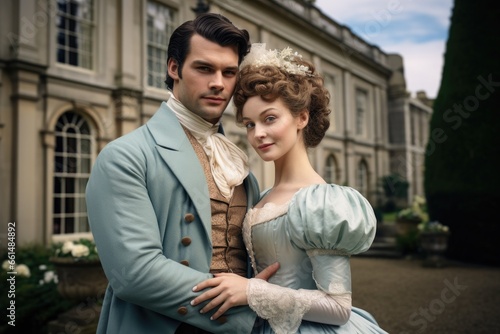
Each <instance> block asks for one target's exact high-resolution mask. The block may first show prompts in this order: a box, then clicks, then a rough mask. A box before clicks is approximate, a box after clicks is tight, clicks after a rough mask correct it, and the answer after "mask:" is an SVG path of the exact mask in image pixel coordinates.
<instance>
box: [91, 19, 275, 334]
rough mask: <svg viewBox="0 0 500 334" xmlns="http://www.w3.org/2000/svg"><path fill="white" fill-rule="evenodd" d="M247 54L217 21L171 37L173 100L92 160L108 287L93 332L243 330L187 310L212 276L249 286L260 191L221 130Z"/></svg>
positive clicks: (238, 312) (240, 40) (242, 311)
mask: <svg viewBox="0 0 500 334" xmlns="http://www.w3.org/2000/svg"><path fill="white" fill-rule="evenodd" d="M248 50H249V36H248V32H247V31H246V30H240V29H238V28H236V27H235V26H234V25H233V24H232V23H231V22H230V21H229V20H228V19H227V18H225V17H223V16H221V15H218V14H204V15H201V16H199V17H198V18H196V19H195V20H193V21H187V22H185V23H184V24H182V25H181V26H179V27H178V28H177V29H176V30H175V31H174V33H173V34H172V37H171V41H170V44H169V47H168V60H167V68H168V71H167V80H166V83H167V86H168V88H169V89H170V90H171V91H172V95H171V97H170V98H169V100H168V101H167V102H163V103H162V105H161V106H160V108H159V109H158V111H157V112H156V113H155V115H154V116H153V117H152V118H151V119H150V120H149V121H148V122H147V123H146V124H145V125H144V126H142V127H140V128H138V129H136V130H135V131H133V132H131V133H129V134H127V135H125V136H123V137H121V138H118V139H116V140H115V141H113V142H111V143H109V144H108V145H107V146H106V147H105V148H104V149H103V150H102V152H101V153H100V154H99V156H98V158H97V160H96V163H95V165H94V167H93V169H92V174H91V176H90V180H89V182H88V185H87V194H86V199H87V208H88V215H89V222H90V226H91V230H92V233H93V235H94V238H95V241H96V244H97V248H98V249H99V255H100V259H101V263H102V266H103V268H104V271H105V273H106V275H107V277H108V280H109V285H108V289H107V291H106V295H105V298H104V303H103V307H102V311H101V317H100V320H99V327H98V333H120V334H122V333H148V334H149V333H162V334H166V333H207V332H213V333H249V332H250V331H251V329H252V327H253V325H254V322H255V320H256V315H255V313H254V312H252V311H251V310H250V309H249V308H248V307H239V308H235V309H234V310H232V312H228V315H227V317H225V318H224V319H223V321H212V320H210V314H200V312H199V310H200V309H201V306H200V307H193V306H191V305H190V301H191V300H193V299H194V298H195V297H196V296H197V295H198V294H199V293H194V292H193V291H192V288H193V287H194V286H195V285H196V284H197V283H199V282H202V281H204V280H206V279H207V278H209V277H212V274H213V273H217V272H227V271H230V272H235V273H238V274H240V275H247V254H246V250H245V247H244V244H243V241H242V236H241V224H242V220H243V217H244V215H245V212H246V210H247V208H248V207H250V206H252V205H253V204H254V203H255V202H256V201H257V199H258V192H259V189H258V185H257V182H256V180H255V178H254V177H253V176H252V175H251V174H250V175H249V173H248V165H247V161H246V156H245V155H244V154H243V152H241V151H240V150H239V149H238V148H237V147H236V146H235V145H234V144H232V143H231V142H229V141H228V140H227V139H226V138H225V137H224V136H223V135H222V134H221V133H219V132H220V131H221V127H220V124H219V121H220V118H221V116H222V113H223V111H224V109H225V108H226V106H227V105H228V103H229V101H230V98H231V96H232V94H233V90H234V86H235V83H236V76H237V73H238V65H239V64H240V63H241V61H242V59H243V58H244V56H245V55H246V54H247V52H248ZM274 269H276V267H274ZM274 269H273V270H274ZM266 275H267V274H266V273H264V274H263V275H262V276H261V278H264V279H266V278H267V277H266ZM181 323H182V324H181ZM179 325H180V326H179Z"/></svg>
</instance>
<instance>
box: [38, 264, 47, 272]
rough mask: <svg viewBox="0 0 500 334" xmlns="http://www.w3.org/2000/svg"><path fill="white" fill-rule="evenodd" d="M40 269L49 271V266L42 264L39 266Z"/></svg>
mask: <svg viewBox="0 0 500 334" xmlns="http://www.w3.org/2000/svg"><path fill="white" fill-rule="evenodd" d="M38 269H40V270H42V271H43V270H47V266H46V265H45V264H41V265H39V266H38Z"/></svg>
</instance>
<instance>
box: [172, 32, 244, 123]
mask: <svg viewBox="0 0 500 334" xmlns="http://www.w3.org/2000/svg"><path fill="white" fill-rule="evenodd" d="M237 73H238V52H237V48H236V47H235V46H234V47H233V46H220V45H219V44H217V43H214V42H211V41H209V40H207V39H205V38H203V37H201V36H200V35H197V34H195V35H193V37H192V38H191V41H190V51H189V53H188V54H187V56H186V60H185V61H184V65H183V67H182V78H180V77H179V66H178V64H177V62H176V61H175V60H173V59H170V60H169V62H168V75H169V76H170V77H171V78H172V79H173V80H174V87H173V94H174V96H175V97H176V98H177V99H178V100H179V101H180V102H181V103H182V104H183V105H184V106H185V107H186V108H188V109H189V110H190V111H192V112H193V113H195V114H196V115H198V116H200V117H201V118H203V119H205V120H206V121H208V122H211V123H212V124H215V123H217V122H218V120H219V119H220V117H221V116H222V113H223V112H224V110H225V109H226V106H227V105H228V103H229V101H230V100H231V97H232V95H233V92H234V86H235V84H236V74H237Z"/></svg>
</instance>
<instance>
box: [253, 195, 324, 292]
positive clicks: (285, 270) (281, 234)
mask: <svg viewBox="0 0 500 334" xmlns="http://www.w3.org/2000/svg"><path fill="white" fill-rule="evenodd" d="M289 203H290V202H287V203H285V204H282V205H274V204H273V203H268V204H266V205H265V206H264V207H262V208H259V209H256V208H254V209H250V211H249V212H248V213H247V216H246V218H245V221H244V223H243V234H244V238H245V244H246V245H251V246H250V247H248V246H247V250H248V253H249V255H250V259H251V261H252V268H253V270H254V271H255V273H258V272H260V271H261V270H262V269H264V268H266V267H267V266H269V265H271V264H273V263H274V262H279V263H280V270H279V271H278V272H277V273H276V274H275V275H274V276H273V277H271V278H270V279H269V282H270V283H274V284H278V285H281V286H284V287H289V288H293V289H316V285H315V283H314V279H313V278H312V275H311V272H312V268H311V261H310V259H309V257H308V256H307V253H306V251H305V250H303V249H299V248H297V247H295V246H294V245H293V244H292V243H291V241H290V239H289V238H287V232H286V213H287V211H288V206H289ZM256 259H257V260H256Z"/></svg>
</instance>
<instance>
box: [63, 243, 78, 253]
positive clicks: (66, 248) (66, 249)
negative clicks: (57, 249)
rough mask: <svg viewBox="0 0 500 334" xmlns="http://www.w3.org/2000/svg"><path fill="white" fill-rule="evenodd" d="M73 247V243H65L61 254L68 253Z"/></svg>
mask: <svg viewBox="0 0 500 334" xmlns="http://www.w3.org/2000/svg"><path fill="white" fill-rule="evenodd" d="M73 247H75V244H74V243H73V241H66V242H65V243H64V244H63V246H62V252H63V254H68V253H70V252H71V251H72V250H73Z"/></svg>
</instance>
